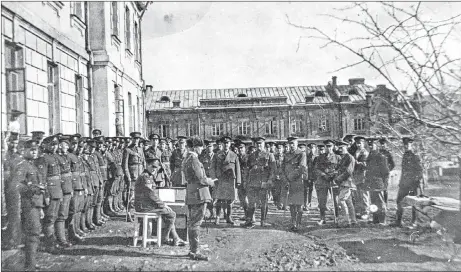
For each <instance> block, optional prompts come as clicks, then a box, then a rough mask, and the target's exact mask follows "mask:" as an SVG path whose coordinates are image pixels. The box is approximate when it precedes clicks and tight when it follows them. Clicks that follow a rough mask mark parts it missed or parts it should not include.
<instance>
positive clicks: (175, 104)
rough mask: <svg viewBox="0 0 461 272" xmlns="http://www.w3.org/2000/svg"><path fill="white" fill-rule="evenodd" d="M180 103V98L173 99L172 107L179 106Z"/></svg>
mask: <svg viewBox="0 0 461 272" xmlns="http://www.w3.org/2000/svg"><path fill="white" fill-rule="evenodd" d="M180 105H181V101H180V100H173V108H179V107H180Z"/></svg>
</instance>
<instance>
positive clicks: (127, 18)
mask: <svg viewBox="0 0 461 272" xmlns="http://www.w3.org/2000/svg"><path fill="white" fill-rule="evenodd" d="M125 50H127V51H129V52H131V10H130V8H129V7H128V6H125Z"/></svg>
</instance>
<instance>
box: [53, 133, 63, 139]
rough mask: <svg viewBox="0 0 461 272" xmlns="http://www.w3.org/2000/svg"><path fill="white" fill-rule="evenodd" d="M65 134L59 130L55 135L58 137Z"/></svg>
mask: <svg viewBox="0 0 461 272" xmlns="http://www.w3.org/2000/svg"><path fill="white" fill-rule="evenodd" d="M63 135H64V134H62V133H61V132H58V133H56V134H55V135H54V136H56V137H58V138H61V137H62V136H63Z"/></svg>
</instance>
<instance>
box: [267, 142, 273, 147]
mask: <svg viewBox="0 0 461 272" xmlns="http://www.w3.org/2000/svg"><path fill="white" fill-rule="evenodd" d="M266 144H268V145H269V146H274V145H275V143H274V142H266Z"/></svg>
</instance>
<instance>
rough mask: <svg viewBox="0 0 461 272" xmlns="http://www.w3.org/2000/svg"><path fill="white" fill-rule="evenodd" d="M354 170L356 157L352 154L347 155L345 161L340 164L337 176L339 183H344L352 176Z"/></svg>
mask: <svg viewBox="0 0 461 272" xmlns="http://www.w3.org/2000/svg"><path fill="white" fill-rule="evenodd" d="M353 172H354V159H353V158H352V156H347V157H345V161H342V163H341V164H340V168H339V172H338V176H337V177H336V178H335V180H336V181H337V183H342V182H344V181H346V180H347V179H348V178H351V177H352V174H353Z"/></svg>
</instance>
